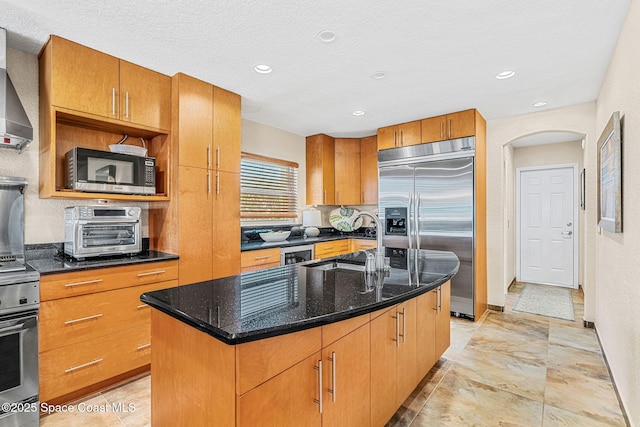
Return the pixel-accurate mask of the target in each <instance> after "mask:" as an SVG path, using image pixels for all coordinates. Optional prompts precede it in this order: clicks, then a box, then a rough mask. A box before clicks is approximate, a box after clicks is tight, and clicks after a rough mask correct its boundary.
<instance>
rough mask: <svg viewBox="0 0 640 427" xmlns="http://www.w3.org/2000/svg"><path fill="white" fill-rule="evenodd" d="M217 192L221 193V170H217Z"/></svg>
mask: <svg viewBox="0 0 640 427" xmlns="http://www.w3.org/2000/svg"><path fill="white" fill-rule="evenodd" d="M216 194H220V172H216Z"/></svg>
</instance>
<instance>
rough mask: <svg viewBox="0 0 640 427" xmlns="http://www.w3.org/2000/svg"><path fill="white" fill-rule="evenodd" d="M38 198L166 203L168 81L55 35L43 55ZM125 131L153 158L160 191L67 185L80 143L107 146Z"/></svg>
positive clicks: (125, 134)
mask: <svg viewBox="0 0 640 427" xmlns="http://www.w3.org/2000/svg"><path fill="white" fill-rule="evenodd" d="M39 71H40V91H39V94H40V173H39V177H40V185H39V189H40V197H43V198H44V197H64V198H78V199H96V198H100V199H114V200H143V201H166V200H168V198H169V196H168V194H169V182H170V171H171V164H170V157H171V147H170V145H171V141H170V139H171V138H170V134H171V79H170V77H168V76H165V75H163V74H160V73H157V72H155V71H152V70H149V69H146V68H144V67H140V66H138V65H136V64H132V63H130V62H127V61H123V60H120V59H118V58H115V57H113V56H110V55H107V54H105V53H102V52H99V51H97V50H94V49H91V48H88V47H85V46H82V45H79V44H77V43H74V42H71V41H69V40H65V39H63V38H60V37H57V36H51V37H50V39H49V41H48V42H47V44H46V45H45V46H44V48H43V49H42V51H41V53H40V56H39ZM125 136H126V137H127V140H128V142H127V143H128V144H133V145H142V144H143V143H144V145H145V146H146V148H147V156H148V157H154V158H155V159H156V194H155V195H125V194H109V193H89V192H80V191H73V190H70V189H67V188H66V187H67V181H66V174H65V171H66V170H67V165H66V160H65V155H66V153H67V152H68V151H70V150H71V149H73V148H75V147H81V148H89V149H94V150H101V151H109V145H111V144H116V143H117V142H118V141H120V140H122V139H123V138H124V137H125Z"/></svg>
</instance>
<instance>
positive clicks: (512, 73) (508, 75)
mask: <svg viewBox="0 0 640 427" xmlns="http://www.w3.org/2000/svg"><path fill="white" fill-rule="evenodd" d="M515 74H516V72H515V71H511V70H507V71H503V72H501V73H498V74H497V75H496V79H498V80H504V79H509V78H511V77H513V76H515Z"/></svg>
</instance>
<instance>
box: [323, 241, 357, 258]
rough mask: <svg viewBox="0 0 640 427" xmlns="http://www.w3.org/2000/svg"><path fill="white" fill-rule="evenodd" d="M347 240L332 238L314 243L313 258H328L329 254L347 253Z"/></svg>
mask: <svg viewBox="0 0 640 427" xmlns="http://www.w3.org/2000/svg"><path fill="white" fill-rule="evenodd" d="M348 253H349V240H348V239H344V240H333V241H331V242H323V243H316V244H315V245H314V256H315V258H328V257H331V256H336V255H342V254H348Z"/></svg>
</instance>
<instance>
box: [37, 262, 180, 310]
mask: <svg viewBox="0 0 640 427" xmlns="http://www.w3.org/2000/svg"><path fill="white" fill-rule="evenodd" d="M177 278H178V261H177V260H170V261H161V262H150V263H145V264H135V265H127V266H122V267H111V268H100V269H96V270H85V271H76V272H72V273H61V274H51V275H44V276H41V277H40V301H49V300H53V299H59V298H66V297H73V296H78V295H85V294H90V293H93V292H102V291H108V290H111V289H119V288H127V287H130V286H137V285H144V284H147V283H155V282H162V281H165V280H173V279H177Z"/></svg>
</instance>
